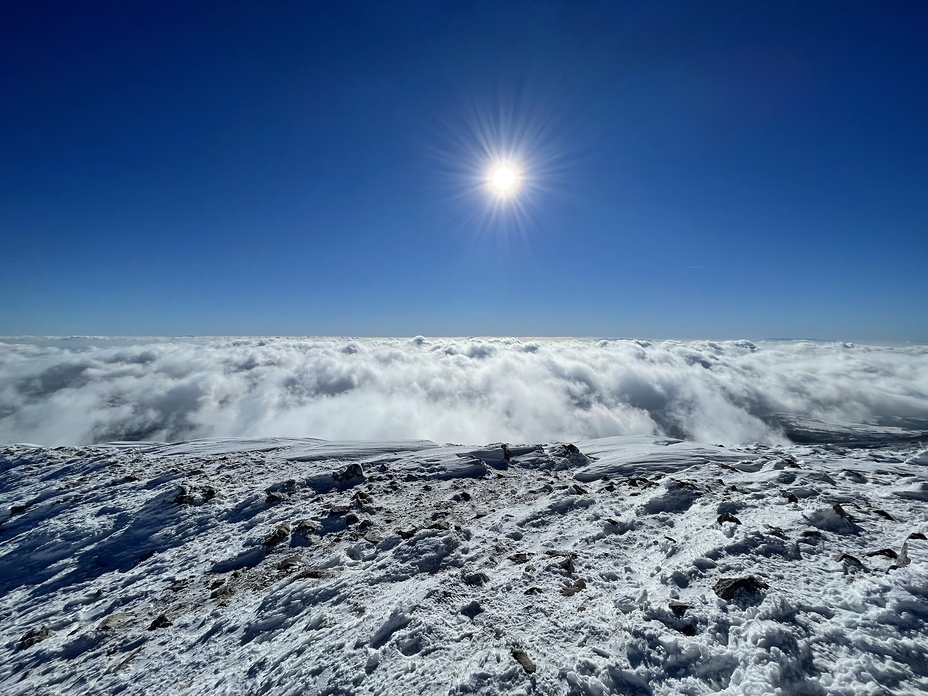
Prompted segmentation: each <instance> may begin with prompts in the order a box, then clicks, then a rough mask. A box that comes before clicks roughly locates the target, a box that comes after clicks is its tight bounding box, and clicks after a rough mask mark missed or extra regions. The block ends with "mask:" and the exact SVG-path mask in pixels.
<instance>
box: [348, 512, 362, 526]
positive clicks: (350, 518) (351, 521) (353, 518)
mask: <svg viewBox="0 0 928 696" xmlns="http://www.w3.org/2000/svg"><path fill="white" fill-rule="evenodd" d="M359 521H360V518H359V517H358V516H357V515H356V514H354V513H353V512H349V513H348V514H347V515H345V524H357V523H358V522H359Z"/></svg>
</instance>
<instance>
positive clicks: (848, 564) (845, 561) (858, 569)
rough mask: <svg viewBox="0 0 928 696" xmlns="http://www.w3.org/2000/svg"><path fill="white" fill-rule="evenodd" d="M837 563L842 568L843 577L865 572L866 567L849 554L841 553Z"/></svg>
mask: <svg viewBox="0 0 928 696" xmlns="http://www.w3.org/2000/svg"><path fill="white" fill-rule="evenodd" d="M838 562H839V563H840V564H841V565H842V566H843V567H844V574H845V575H849V574H852V573H863V572H866V571H867V566H865V565H864V564H863V563H861V562H860V559H859V558H857V556H852V555H851V554H849V553H842V554H841V555H840V556H838Z"/></svg>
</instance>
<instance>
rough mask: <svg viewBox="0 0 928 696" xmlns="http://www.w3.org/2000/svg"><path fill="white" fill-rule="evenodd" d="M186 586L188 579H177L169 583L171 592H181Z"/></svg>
mask: <svg viewBox="0 0 928 696" xmlns="http://www.w3.org/2000/svg"><path fill="white" fill-rule="evenodd" d="M185 587H187V581H186V580H175V581H174V582H172V583H171V584H170V585H168V589H169V590H170V591H171V592H180V591H181V590H183V589H184V588H185Z"/></svg>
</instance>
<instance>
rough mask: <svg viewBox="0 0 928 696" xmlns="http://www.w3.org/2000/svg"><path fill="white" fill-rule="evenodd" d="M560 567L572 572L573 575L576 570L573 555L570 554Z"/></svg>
mask: <svg viewBox="0 0 928 696" xmlns="http://www.w3.org/2000/svg"><path fill="white" fill-rule="evenodd" d="M558 567H559V568H561V569H562V570H566V571H567V572H568V573H570V574H571V575H573V574H574V570H576V568H574V559H573V556H568V557H567V558H566V559H565V560H564V562H563V563H561V564H560V565H559V566H558Z"/></svg>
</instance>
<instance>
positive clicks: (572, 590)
mask: <svg viewBox="0 0 928 696" xmlns="http://www.w3.org/2000/svg"><path fill="white" fill-rule="evenodd" d="M585 589H586V582H584V580H583V579H582V578H581V579H580V580H577V582H575V583H574V584H573V585H568V586H567V587H562V588H561V594H562V595H564V596H565V597H573V596H574V595H575V594H577V593H578V592H579V591H580V590H585Z"/></svg>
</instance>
